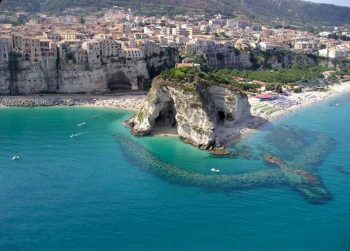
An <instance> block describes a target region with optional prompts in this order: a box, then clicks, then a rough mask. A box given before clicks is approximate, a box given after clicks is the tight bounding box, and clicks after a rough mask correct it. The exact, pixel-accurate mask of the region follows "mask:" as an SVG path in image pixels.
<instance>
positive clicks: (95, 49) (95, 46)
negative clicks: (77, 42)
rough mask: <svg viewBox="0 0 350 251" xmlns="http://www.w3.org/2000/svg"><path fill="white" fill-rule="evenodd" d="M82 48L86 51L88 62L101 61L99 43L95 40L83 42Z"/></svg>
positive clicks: (95, 62)
mask: <svg viewBox="0 0 350 251" xmlns="http://www.w3.org/2000/svg"><path fill="white" fill-rule="evenodd" d="M82 48H83V49H84V50H86V52H87V58H88V62H89V64H92V65H93V64H100V63H101V44H100V42H99V41H97V40H88V41H85V42H83V44H82Z"/></svg>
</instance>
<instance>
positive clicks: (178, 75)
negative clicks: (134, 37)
mask: <svg viewBox="0 0 350 251" xmlns="http://www.w3.org/2000/svg"><path fill="white" fill-rule="evenodd" d="M326 70H330V69H329V68H326V67H322V66H308V65H294V66H292V67H290V68H284V69H279V70H260V71H252V70H245V71H239V70H229V69H224V70H212V71H207V72H203V71H201V70H199V69H197V68H194V67H193V68H186V67H184V68H177V69H175V68H173V69H170V70H167V71H163V72H162V73H161V77H162V78H163V79H165V80H169V81H175V82H178V83H192V82H194V81H196V80H205V81H208V82H209V83H214V84H218V85H228V86H232V87H234V88H237V89H239V90H242V91H256V90H257V89H258V88H259V87H260V85H259V84H258V83H254V80H255V81H262V82H265V83H267V84H266V89H267V90H273V91H277V92H282V87H283V85H284V84H296V82H298V81H310V80H314V79H317V78H322V77H323V76H322V72H324V71H326ZM186 91H188V92H191V91H193V89H192V88H190V86H189V87H188V88H187V89H186Z"/></svg>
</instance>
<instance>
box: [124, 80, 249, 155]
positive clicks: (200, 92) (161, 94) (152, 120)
mask: <svg viewBox="0 0 350 251" xmlns="http://www.w3.org/2000/svg"><path fill="white" fill-rule="evenodd" d="M250 116H251V115H250V105H249V103H248V98H247V96H246V94H244V93H242V92H240V91H237V90H235V89H234V88H231V87H230V86H226V85H215V84H212V83H210V82H208V81H205V80H195V81H194V82H192V83H176V82H172V81H167V80H164V79H163V78H162V77H157V78H156V79H155V80H154V81H153V84H152V88H151V90H150V92H149V94H148V97H147V101H146V104H145V105H144V107H143V108H142V109H141V110H140V111H139V112H138V113H137V114H136V115H135V116H134V117H133V118H131V119H130V120H129V121H127V124H128V125H129V126H130V127H131V129H132V132H133V134H134V135H137V136H142V135H148V134H152V133H154V132H157V133H167V132H168V131H169V130H172V131H174V132H176V133H177V134H178V136H179V137H180V138H181V139H182V140H183V141H185V142H187V143H190V144H192V145H194V146H197V147H199V148H201V149H209V148H211V147H213V146H219V145H220V141H221V139H220V135H219V133H218V130H217V128H219V127H225V128H231V127H232V128H233V127H234V126H235V125H236V124H239V123H240V122H242V121H244V120H246V119H249V118H250Z"/></svg>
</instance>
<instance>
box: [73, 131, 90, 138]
mask: <svg viewBox="0 0 350 251" xmlns="http://www.w3.org/2000/svg"><path fill="white" fill-rule="evenodd" d="M86 133H87V132H80V133H76V134H74V133H72V134H71V135H70V136H69V137H70V138H76V137H78V136H80V135H83V134H86Z"/></svg>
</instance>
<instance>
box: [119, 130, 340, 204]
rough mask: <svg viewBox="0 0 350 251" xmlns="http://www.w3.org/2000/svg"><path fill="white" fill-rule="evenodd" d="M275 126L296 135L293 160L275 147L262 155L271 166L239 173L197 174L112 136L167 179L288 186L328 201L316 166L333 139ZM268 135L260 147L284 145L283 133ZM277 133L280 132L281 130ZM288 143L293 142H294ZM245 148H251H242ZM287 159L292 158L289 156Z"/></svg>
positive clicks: (205, 184)
mask: <svg viewBox="0 0 350 251" xmlns="http://www.w3.org/2000/svg"><path fill="white" fill-rule="evenodd" d="M277 130H283V132H284V133H285V136H284V137H285V138H286V139H287V140H290V139H289V136H288V135H295V136H296V138H295V143H296V144H297V145H298V148H294V147H292V148H293V149H294V150H295V151H293V153H292V154H293V156H294V158H293V161H288V162H287V161H284V160H283V159H281V158H280V157H279V155H285V153H284V152H282V153H281V152H278V151H277V152H276V154H274V153H271V154H266V156H265V157H264V161H265V162H266V163H267V164H268V167H270V168H266V169H261V170H258V171H249V172H246V173H239V174H200V173H196V172H191V171H187V170H184V169H182V168H181V167H178V166H176V165H172V164H169V163H166V162H164V161H162V160H160V159H159V158H158V157H156V156H154V155H153V154H151V153H150V152H149V151H148V150H147V149H146V148H145V147H143V146H142V145H141V144H140V143H138V142H137V141H135V140H133V139H132V138H131V137H130V136H128V135H123V134H118V135H115V137H116V140H117V141H118V142H119V144H121V149H122V151H123V153H124V155H125V156H126V157H127V158H128V159H129V161H131V162H134V163H135V164H136V165H137V166H139V167H141V168H142V169H143V170H145V171H148V172H150V173H152V174H154V175H156V176H158V177H160V178H162V179H165V180H167V181H169V182H174V183H177V184H181V185H188V186H196V187H202V188H207V189H213V190H224V191H227V190H237V189H249V188H250V189H251V188H257V187H280V186H287V187H290V188H292V189H293V190H295V191H297V192H299V193H300V194H301V195H302V196H303V197H304V198H306V199H307V200H308V201H309V202H310V203H313V204H320V203H326V202H328V201H330V200H331V199H332V195H331V194H330V192H329V191H328V190H327V188H326V187H325V185H324V184H323V182H322V179H321V177H320V176H319V175H318V172H317V168H316V167H318V166H319V164H320V163H321V162H322V161H323V158H324V157H325V156H327V154H328V153H329V152H330V151H331V150H332V146H333V145H334V141H333V140H332V139H331V138H329V137H327V136H326V135H324V134H320V133H311V132H305V131H303V130H299V129H297V128H292V127H283V128H282V129H281V128H277ZM289 132H291V134H290V133H289ZM270 136H271V135H268V136H267V138H266V140H267V143H270V147H268V148H262V149H268V151H272V150H273V149H274V148H278V147H279V145H280V144H282V145H283V142H284V141H283V140H281V139H283V138H284V137H283V138H279V139H280V140H273V141H272V142H270V141H269V140H268V139H269V137H270ZM279 136H282V134H281V132H279ZM291 137H292V136H291ZM273 139H274V138H273ZM284 144H285V142H284ZM290 144H291V145H293V142H292V143H290ZM299 147H300V148H299ZM289 150H290V149H289V148H288V147H286V148H284V149H283V151H289ZM244 151H246V152H252V151H253V150H252V149H250V148H244ZM297 153H298V154H297ZM287 159H288V160H292V158H291V157H288V158H287Z"/></svg>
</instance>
